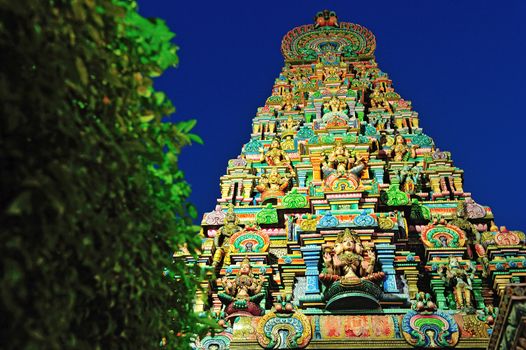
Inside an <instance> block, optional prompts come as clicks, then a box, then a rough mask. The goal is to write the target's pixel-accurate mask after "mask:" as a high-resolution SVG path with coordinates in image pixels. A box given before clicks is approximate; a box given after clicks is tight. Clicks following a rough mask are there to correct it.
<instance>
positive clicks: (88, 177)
mask: <svg viewBox="0 0 526 350" xmlns="http://www.w3.org/2000/svg"><path fill="white" fill-rule="evenodd" d="M173 37H174V34H173V33H171V32H170V30H169V29H168V28H167V26H166V24H164V22H163V21H160V20H150V19H145V18H143V17H141V16H140V15H139V14H138V13H137V12H136V4H135V2H133V1H124V0H112V1H103V0H75V1H66V0H53V1H52V0H19V1H11V2H0V61H1V62H2V64H3V67H2V71H1V72H0V114H1V115H2V118H0V164H2V166H1V167H0V178H1V179H2V182H1V184H0V193H2V195H1V196H0V240H1V242H2V248H1V252H0V261H1V268H0V283H1V284H2V290H1V292H0V314H1V315H2V317H1V318H0V337H1V338H2V339H7V340H8V341H7V342H6V344H3V348H5V349H62V348H74V349H117V348H118V349H150V348H153V347H157V346H158V344H159V341H160V340H161V339H162V338H163V337H164V338H166V342H167V344H168V346H169V347H171V348H175V349H185V348H189V344H188V343H189V340H190V339H192V337H194V336H195V334H197V333H203V332H206V331H207V330H208V329H209V327H210V325H211V324H213V323H210V320H209V318H208V316H206V315H204V318H203V315H201V316H200V315H196V314H194V312H193V301H194V296H195V294H196V289H197V288H198V286H199V284H200V281H201V278H202V277H203V273H202V271H201V269H200V268H199V267H198V266H187V265H186V264H185V262H184V261H179V260H177V261H175V262H174V261H172V252H173V251H174V250H176V249H178V248H179V247H180V246H181V245H183V244H186V245H187V247H188V249H190V251H191V252H192V251H193V250H194V249H197V248H199V247H200V239H199V236H198V234H197V232H198V228H197V227H195V226H193V224H192V218H194V217H195V216H196V211H195V208H194V207H193V206H191V205H190V204H189V203H187V198H188V196H189V194H190V186H189V185H188V184H187V183H186V181H185V180H184V174H183V173H182V172H181V171H180V170H179V169H178V168H177V161H178V155H179V153H180V151H181V148H182V147H183V146H185V145H188V144H191V143H192V142H197V143H201V142H202V140H201V138H199V136H197V135H194V134H192V133H190V131H191V130H192V128H193V127H194V126H195V121H184V122H179V123H177V124H168V123H162V122H161V120H162V118H163V117H164V116H165V115H166V114H167V113H171V112H172V111H173V110H174V108H173V105H172V103H171V101H170V100H169V99H168V98H167V97H166V95H165V94H164V93H162V92H158V91H155V89H154V88H153V84H152V80H151V78H152V77H154V76H157V75H159V74H161V73H162V72H163V71H164V70H165V69H166V68H168V67H173V66H175V65H176V64H177V63H178V60H177V54H176V53H177V47H176V46H175V45H173V44H172V43H171V42H170V40H171V39H172V38H173ZM165 268H168V269H170V270H172V271H174V274H173V275H172V278H170V275H166V276H164V277H163V274H162V272H163V270H164V269H165ZM176 275H177V276H179V277H178V278H177V279H176V278H175V276H176Z"/></svg>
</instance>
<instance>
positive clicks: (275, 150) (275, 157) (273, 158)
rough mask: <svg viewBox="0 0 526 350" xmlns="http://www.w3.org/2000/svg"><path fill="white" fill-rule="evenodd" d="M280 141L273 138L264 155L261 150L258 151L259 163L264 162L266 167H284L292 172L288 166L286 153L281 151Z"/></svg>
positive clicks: (288, 160)
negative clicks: (259, 154)
mask: <svg viewBox="0 0 526 350" xmlns="http://www.w3.org/2000/svg"><path fill="white" fill-rule="evenodd" d="M280 141H281V140H280V139H279V138H278V137H276V138H274V139H273V140H272V142H271V144H270V147H269V149H268V151H267V152H266V153H265V152H264V150H263V149H260V150H259V151H260V153H261V157H260V161H265V162H267V164H268V165H285V166H288V167H289V169H290V170H291V172H293V170H292V166H291V165H290V158H289V156H288V155H287V153H286V152H285V151H284V150H282V149H281V142H280Z"/></svg>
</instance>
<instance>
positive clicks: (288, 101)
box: [282, 91, 296, 112]
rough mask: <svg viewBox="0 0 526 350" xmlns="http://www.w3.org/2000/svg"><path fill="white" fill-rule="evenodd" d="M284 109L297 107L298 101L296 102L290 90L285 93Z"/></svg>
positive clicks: (290, 109) (289, 109)
mask: <svg viewBox="0 0 526 350" xmlns="http://www.w3.org/2000/svg"><path fill="white" fill-rule="evenodd" d="M282 109H283V110H284V111H287V112H288V111H292V110H294V109H296V103H295V102H294V95H293V94H292V93H291V92H290V91H287V92H285V93H284V94H283V105H282Z"/></svg>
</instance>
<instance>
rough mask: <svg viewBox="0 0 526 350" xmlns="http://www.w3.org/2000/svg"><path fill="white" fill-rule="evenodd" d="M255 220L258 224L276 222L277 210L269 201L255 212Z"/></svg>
mask: <svg viewBox="0 0 526 350" xmlns="http://www.w3.org/2000/svg"><path fill="white" fill-rule="evenodd" d="M256 222H257V223H258V224H277V223H278V211H277V210H276V208H274V207H272V204H271V203H269V204H267V206H266V207H265V208H263V209H261V210H260V211H259V213H257V214H256Z"/></svg>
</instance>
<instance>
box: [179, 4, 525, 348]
mask: <svg viewBox="0 0 526 350" xmlns="http://www.w3.org/2000/svg"><path fill="white" fill-rule="evenodd" d="M375 48H376V39H375V36H374V35H373V33H371V32H370V31H369V30H368V29H366V28H364V27H362V26H360V25H358V24H353V23H346V22H340V21H339V19H338V17H337V16H336V14H335V13H334V12H329V11H323V12H320V13H318V14H317V15H316V17H315V21H314V23H312V24H307V25H303V26H300V27H297V28H294V29H292V30H291V31H289V32H288V33H287V34H286V35H285V37H284V38H283V41H282V44H281V52H282V54H283V57H284V58H285V65H284V68H283V70H282V71H281V73H280V74H279V76H278V77H277V78H276V80H275V83H274V86H273V87H272V90H271V95H270V96H269V97H268V99H267V100H266V101H262V106H261V107H259V108H257V112H256V114H255V117H254V118H253V120H252V133H251V134H250V135H247V142H246V144H245V145H244V146H243V147H242V149H241V152H240V155H239V157H238V158H236V159H232V160H230V161H229V162H228V167H227V170H226V174H225V175H224V176H222V177H221V178H220V181H219V185H220V197H219V198H218V199H217V203H216V204H215V209H214V210H212V211H211V212H208V213H206V214H205V215H204V217H203V220H202V232H201V233H202V236H203V245H202V251H201V253H200V256H199V259H198V260H197V261H195V260H192V258H191V257H190V256H189V255H185V254H179V255H178V257H183V258H186V259H188V261H189V263H192V262H193V263H197V264H200V265H201V266H203V267H205V268H206V269H207V270H208V272H209V279H208V280H207V281H205V284H204V285H203V287H204V292H203V293H200V295H198V298H197V303H196V310H198V311H201V310H210V311H212V312H214V313H215V314H216V315H217V318H218V320H219V322H220V324H221V325H224V331H223V332H222V333H219V334H215V335H209V336H207V337H205V338H203V339H201V340H200V341H198V343H197V345H196V346H197V348H198V349H206V350H211V349H303V348H307V349H354V348H356V349H376V348H391V349H393V348H400V349H408V348H459V349H485V348H486V347H487V346H488V344H490V348H491V349H495V348H499V349H511V348H513V347H514V346H515V344H520V343H521V342H522V341H524V338H521V337H522V335H523V334H525V333H524V329H525V327H524V324H523V321H522V320H523V318H522V316H523V312H524V313H525V314H526V311H523V310H526V307H524V305H525V304H524V300H523V299H524V297H523V295H524V294H526V293H525V291H526V289H524V286H523V285H520V284H518V283H519V282H522V280H521V279H522V278H523V276H525V275H526V247H525V245H524V244H525V235H524V233H522V232H520V231H510V230H508V229H506V227H504V226H501V227H498V226H496V225H495V223H494V218H493V214H492V212H491V209H490V208H489V207H487V206H485V205H482V204H479V203H477V202H476V201H475V199H474V198H473V197H472V195H471V193H469V192H466V191H465V186H464V182H463V171H462V169H459V168H458V167H456V166H455V164H454V163H453V160H452V157H451V154H450V153H449V152H447V151H443V150H441V149H439V148H438V146H437V145H435V143H434V141H433V139H432V138H431V137H430V136H428V135H426V133H425V132H424V131H423V130H422V128H421V127H420V124H419V115H418V113H417V112H416V111H414V110H413V109H412V106H411V101H409V100H408V99H407V97H406V96H400V95H399V94H398V93H397V92H396V90H395V88H394V86H393V82H392V81H391V79H390V78H389V75H388V74H387V73H385V72H383V71H382V70H381V69H380V67H379V65H378V64H377V62H376V60H375V58H374V51H375ZM269 88H270V87H269ZM212 208H213V205H212ZM212 208H211V209H212ZM510 283H515V284H512V285H511V286H508V287H507V285H508V284H510ZM499 303H501V304H500V305H501V308H500V310H499V309H497V306H498V305H499Z"/></svg>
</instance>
